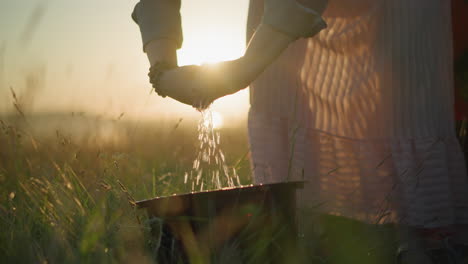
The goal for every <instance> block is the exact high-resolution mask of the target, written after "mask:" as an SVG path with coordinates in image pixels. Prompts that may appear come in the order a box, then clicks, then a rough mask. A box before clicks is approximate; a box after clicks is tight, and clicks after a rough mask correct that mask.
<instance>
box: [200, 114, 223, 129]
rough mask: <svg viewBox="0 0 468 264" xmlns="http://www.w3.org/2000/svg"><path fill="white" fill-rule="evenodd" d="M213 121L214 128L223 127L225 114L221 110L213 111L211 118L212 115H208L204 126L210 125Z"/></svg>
mask: <svg viewBox="0 0 468 264" xmlns="http://www.w3.org/2000/svg"><path fill="white" fill-rule="evenodd" d="M211 122H213V128H214V129H217V128H221V127H222V126H223V116H222V115H221V114H220V113H219V112H215V111H213V112H211V120H210V115H206V118H205V121H204V124H203V125H204V126H205V127H209V126H210V123H211Z"/></svg>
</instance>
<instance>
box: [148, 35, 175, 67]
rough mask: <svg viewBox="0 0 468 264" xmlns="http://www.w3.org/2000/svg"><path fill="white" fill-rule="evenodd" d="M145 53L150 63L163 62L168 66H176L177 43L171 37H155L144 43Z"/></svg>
mask: <svg viewBox="0 0 468 264" xmlns="http://www.w3.org/2000/svg"><path fill="white" fill-rule="evenodd" d="M145 51H146V55H147V56H148V60H149V62H150V65H151V66H153V65H154V64H155V63H156V62H165V63H167V65H168V66H169V67H170V68H174V67H177V52H176V51H177V43H176V42H174V41H173V40H171V39H157V40H153V41H151V42H150V43H148V44H147V45H146V49H145Z"/></svg>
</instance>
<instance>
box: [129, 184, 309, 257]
mask: <svg viewBox="0 0 468 264" xmlns="http://www.w3.org/2000/svg"><path fill="white" fill-rule="evenodd" d="M303 185H304V182H283V183H273V184H261V185H248V186H242V187H235V188H224V189H220V190H213V191H205V192H195V193H187V194H179V195H173V196H166V197H157V198H153V199H148V200H143V201H138V202H137V206H138V207H139V208H144V209H146V210H147V212H148V216H149V219H150V220H149V221H150V223H151V229H152V235H153V239H154V241H155V243H154V246H155V247H157V248H155V250H156V251H157V252H158V254H157V255H158V260H159V262H160V263H176V262H177V261H178V262H177V263H180V257H181V256H182V258H183V259H184V261H183V262H187V263H206V262H208V261H207V258H211V257H212V255H213V254H214V253H215V252H217V251H219V250H220V249H221V248H223V246H225V245H226V243H230V242H233V241H234V242H235V243H236V245H239V247H240V248H241V249H243V250H252V249H254V250H255V249H256V248H258V245H257V244H259V243H262V245H264V244H265V243H267V244H271V245H275V247H276V249H274V248H273V247H272V246H266V247H265V246H262V247H261V249H259V250H262V252H258V253H259V254H266V255H269V256H275V254H277V253H278V252H277V251H278V250H277V248H278V247H281V248H282V250H286V249H287V248H291V247H293V246H294V241H295V238H296V216H295V210H296V204H295V193H296V189H298V188H302V187H303ZM286 251H287V250H286ZM286 251H285V252H286ZM175 252H176V253H175ZM174 254H175V255H174ZM175 258H179V259H178V260H176V259H175ZM275 259H278V260H279V259H280V256H278V257H275Z"/></svg>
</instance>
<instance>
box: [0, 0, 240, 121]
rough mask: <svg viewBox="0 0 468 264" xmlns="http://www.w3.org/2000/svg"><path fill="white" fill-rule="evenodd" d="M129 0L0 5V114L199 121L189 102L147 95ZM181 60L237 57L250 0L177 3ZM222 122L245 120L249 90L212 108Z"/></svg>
mask: <svg viewBox="0 0 468 264" xmlns="http://www.w3.org/2000/svg"><path fill="white" fill-rule="evenodd" d="M136 2H138V1H136V0H134V1H128V0H100V1H92V0H83V1H59V0H22V1H13V0H5V1H1V2H0V32H1V34H0V113H4V114H5V113H11V111H13V110H14V106H13V104H12V96H11V91H10V88H12V89H13V90H14V91H15V92H16V95H17V96H18V99H19V100H20V101H21V103H22V104H23V108H24V109H23V110H24V111H25V112H27V113H28V114H35V115H36V114H41V115H44V114H51V113H54V114H56V113H71V112H75V113H78V112H80V113H87V114H91V115H101V116H103V117H106V118H115V117H118V116H120V115H121V114H122V113H124V117H125V119H133V120H145V121H147V120H160V119H176V120H179V119H180V118H184V119H194V118H195V119H198V118H199V116H200V115H199V114H198V113H197V112H196V111H195V110H194V109H192V108H191V107H188V106H185V105H182V104H180V103H178V102H175V101H173V100H171V99H162V98H159V97H158V96H156V95H155V94H150V91H151V86H150V85H149V83H148V80H147V72H148V68H149V64H148V62H147V59H146V56H145V54H144V53H143V51H142V43H141V38H140V33H139V29H138V26H137V25H136V24H135V23H134V22H133V21H132V20H131V18H130V14H131V12H132V10H133V6H134V5H135V3H136ZM182 2H183V6H182V17H183V30H184V44H183V47H182V49H180V50H179V51H178V57H179V64H180V65H187V64H201V63H203V62H216V61H220V60H226V59H234V58H237V57H239V56H241V55H242V54H243V51H244V47H245V24H246V18H247V6H248V0H238V1H230V0H221V1H220V0H218V1H216V0H197V1H182ZM212 109H213V111H216V112H218V113H219V114H217V115H218V119H223V120H226V121H227V122H224V124H225V125H228V124H235V123H236V122H243V120H244V119H245V117H246V112H247V110H248V91H247V90H244V91H241V92H239V93H238V94H235V95H233V96H230V97H227V98H224V99H221V100H219V101H217V102H216V103H215V104H214V106H213V107H212Z"/></svg>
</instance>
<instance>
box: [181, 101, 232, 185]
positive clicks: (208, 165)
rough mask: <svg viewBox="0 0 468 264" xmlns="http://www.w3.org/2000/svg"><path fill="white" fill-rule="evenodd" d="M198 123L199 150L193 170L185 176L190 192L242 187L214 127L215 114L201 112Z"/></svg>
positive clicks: (206, 111)
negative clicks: (221, 146) (228, 161)
mask: <svg viewBox="0 0 468 264" xmlns="http://www.w3.org/2000/svg"><path fill="white" fill-rule="evenodd" d="M200 113H201V116H202V117H201V119H200V121H199V123H198V144H199V145H198V150H197V156H196V158H195V160H194V161H193V166H192V169H191V170H190V171H189V172H186V173H185V175H184V183H185V185H186V187H188V188H189V191H191V192H195V191H206V190H213V189H221V188H224V187H234V186H240V185H241V183H240V180H239V175H237V172H236V169H235V168H232V167H229V166H228V165H227V163H226V158H225V155H224V153H223V151H222V149H221V148H220V141H221V135H220V133H219V131H218V130H216V129H215V128H214V125H213V112H212V111H211V110H210V109H205V110H202V111H200Z"/></svg>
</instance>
